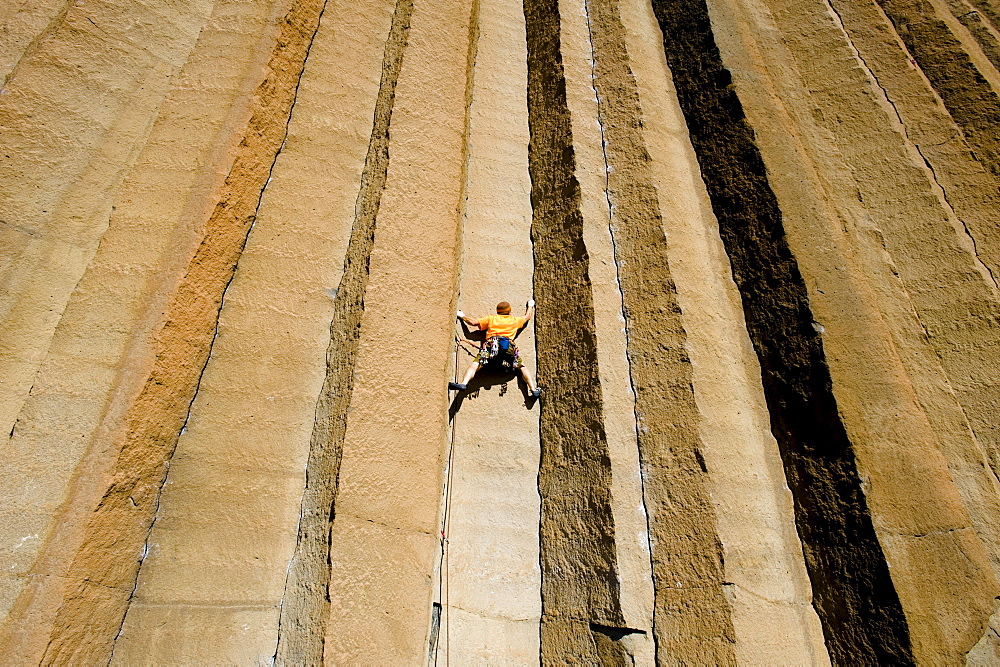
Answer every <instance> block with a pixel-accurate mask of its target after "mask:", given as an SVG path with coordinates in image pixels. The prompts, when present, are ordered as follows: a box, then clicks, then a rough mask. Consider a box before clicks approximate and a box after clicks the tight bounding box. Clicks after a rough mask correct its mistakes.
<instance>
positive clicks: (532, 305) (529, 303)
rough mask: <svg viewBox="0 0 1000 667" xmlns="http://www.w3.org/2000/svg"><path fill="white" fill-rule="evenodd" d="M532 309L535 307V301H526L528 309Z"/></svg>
mask: <svg viewBox="0 0 1000 667" xmlns="http://www.w3.org/2000/svg"><path fill="white" fill-rule="evenodd" d="M534 307H535V300H534V299H528V308H534Z"/></svg>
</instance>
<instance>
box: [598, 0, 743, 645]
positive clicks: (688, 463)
mask: <svg viewBox="0 0 1000 667" xmlns="http://www.w3.org/2000/svg"><path fill="white" fill-rule="evenodd" d="M587 6H588V17H589V25H590V33H591V41H592V44H593V47H594V85H595V88H596V90H597V99H598V109H599V116H600V123H601V128H602V132H603V137H604V145H605V157H606V159H607V166H608V170H607V173H608V181H607V186H608V200H609V203H610V205H611V234H612V238H613V239H614V247H615V261H616V265H617V270H618V280H619V284H620V286H621V290H622V300H623V303H624V308H625V320H626V325H627V334H628V359H629V369H630V373H631V378H632V386H633V389H634V390H635V396H636V418H637V423H638V424H639V429H638V445H639V457H640V462H641V465H642V477H643V499H644V501H645V505H646V512H647V515H648V517H649V519H648V521H649V537H650V544H651V554H652V565H653V581H654V590H655V599H654V615H653V634H654V638H655V640H656V650H657V660H658V662H661V663H668V662H684V663H699V664H727V663H735V661H736V655H735V653H734V643H735V633H734V630H733V623H732V618H731V610H730V607H729V603H728V602H727V600H726V597H725V594H724V592H723V584H724V583H725V574H724V571H723V553H722V545H721V544H720V542H719V539H718V536H717V534H716V517H715V508H714V507H713V506H712V502H711V498H710V497H709V492H708V487H707V481H708V480H707V478H708V473H707V471H706V469H705V466H704V463H703V459H702V457H701V454H700V451H699V450H700V447H701V442H700V437H699V434H698V408H697V405H696V404H695V398H694V387H693V386H692V383H691V361H690V359H689V357H688V354H687V350H686V348H685V345H686V341H687V334H686V333H685V331H684V325H683V322H682V319H681V309H680V305H679V304H678V301H677V290H676V288H675V286H674V282H673V279H672V278H671V275H670V266H669V264H668V261H667V252H668V246H667V239H666V236H665V234H664V231H663V220H662V218H661V215H660V207H659V200H658V197H657V194H656V190H655V189H654V187H653V182H652V177H651V174H650V166H649V163H650V157H649V153H648V152H647V150H646V145H645V141H644V140H643V136H642V120H641V119H642V111H641V109H640V103H639V94H638V91H637V89H636V83H635V77H634V76H633V74H632V70H631V67H630V64H629V56H628V52H627V50H626V45H625V34H624V32H625V31H624V27H623V26H622V23H621V17H620V15H619V9H618V1H617V0H589V1H588V3H587Z"/></svg>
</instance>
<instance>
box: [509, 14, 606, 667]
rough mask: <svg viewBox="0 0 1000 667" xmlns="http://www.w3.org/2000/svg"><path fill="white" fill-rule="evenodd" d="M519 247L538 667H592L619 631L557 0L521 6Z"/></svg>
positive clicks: (588, 286)
mask: <svg viewBox="0 0 1000 667" xmlns="http://www.w3.org/2000/svg"><path fill="white" fill-rule="evenodd" d="M524 18H525V28H526V33H527V35H526V36H527V53H528V127H529V130H530V134H531V139H530V144H529V152H528V172H529V174H530V176H531V204H532V223H531V240H532V244H533V249H534V256H535V271H534V285H535V298H536V300H537V301H538V315H537V318H536V324H535V340H536V348H537V351H538V354H537V358H538V374H539V377H540V378H542V382H545V381H546V380H548V382H547V383H546V397H545V399H544V400H543V402H542V405H541V415H540V430H541V460H540V463H539V471H538V488H539V495H540V496H541V519H540V526H539V531H540V535H539V538H540V550H541V553H540V561H541V570H542V622H541V661H542V664H546V665H550V664H565V663H567V662H570V663H575V662H584V663H588V664H594V663H599V662H600V660H599V654H598V648H597V639H596V638H595V637H594V633H593V631H592V630H591V629H590V624H591V623H598V624H600V625H604V626H609V627H623V626H624V625H625V623H624V619H623V614H622V610H621V603H620V600H619V582H618V571H617V570H618V565H617V556H616V552H615V527H614V516H613V514H612V508H611V460H610V455H609V451H608V442H607V435H606V433H605V430H604V422H603V414H604V412H603V396H602V393H601V384H600V376H599V375H598V368H597V340H596V338H595V333H594V332H595V328H596V325H595V321H594V301H593V293H592V289H591V283H590V276H589V273H588V264H589V257H588V255H587V249H586V246H585V245H584V240H583V214H582V212H581V210H580V205H581V192H580V184H579V183H578V182H577V180H576V176H575V170H576V158H575V155H574V152H573V137H572V131H571V119H570V114H569V108H568V106H567V101H566V80H565V76H564V72H563V67H562V57H561V54H560V34H559V25H560V18H559V6H558V0H525V2H524Z"/></svg>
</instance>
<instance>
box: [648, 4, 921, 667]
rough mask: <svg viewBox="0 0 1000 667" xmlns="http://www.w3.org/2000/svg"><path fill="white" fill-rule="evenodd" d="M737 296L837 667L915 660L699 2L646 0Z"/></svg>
mask: <svg viewBox="0 0 1000 667" xmlns="http://www.w3.org/2000/svg"><path fill="white" fill-rule="evenodd" d="M652 4H653V11H654V14H655V15H656V18H657V21H658V22H659V24H660V28H661V29H662V30H663V45H664V51H665V53H666V57H667V62H668V64H669V66H670V69H671V71H672V73H673V76H674V81H675V84H676V88H677V95H678V99H679V102H680V105H681V108H682V110H683V112H684V116H685V119H686V121H687V125H688V129H689V131H690V136H691V140H692V143H693V145H694V149H695V153H696V155H697V158H698V161H699V164H700V166H701V171H702V176H703V178H704V180H705V184H706V186H707V189H708V193H709V197H710V199H711V202H712V208H713V210H714V212H715V215H716V217H717V218H718V221H719V229H720V232H721V235H722V240H723V243H724V244H725V247H726V251H727V253H728V254H729V258H730V261H731V264H732V270H733V278H734V279H735V282H736V285H737V287H738V288H739V290H740V294H741V296H742V300H743V309H744V313H745V317H746V322H747V329H748V331H749V334H750V339H751V341H752V343H753V346H754V349H755V351H756V353H757V356H758V358H759V360H760V366H761V379H762V381H763V387H764V394H765V398H766V401H767V405H768V410H769V413H770V417H771V430H772V432H773V433H774V436H775V438H776V440H777V442H778V445H779V449H780V452H781V456H782V461H783V462H784V467H785V474H786V477H787V480H788V484H789V487H790V489H791V491H792V496H793V499H794V504H795V520H796V525H797V527H798V531H799V536H800V537H801V539H802V547H803V552H804V555H805V560H806V566H807V568H808V570H809V576H810V580H811V582H812V588H813V604H814V605H815V607H816V610H817V613H818V615H819V617H820V620H821V622H822V625H823V631H824V634H825V636H826V641H827V647H828V649H829V652H830V657H831V659H832V660H833V662H834V663H866V664H867V663H912V662H913V656H912V654H911V649H910V638H909V630H908V627H907V624H906V619H905V617H904V615H903V611H902V608H901V606H900V603H899V598H898V596H897V594H896V590H895V588H894V586H893V583H892V579H891V578H890V575H889V569H888V564H887V563H886V560H885V555H884V554H883V552H882V549H881V547H880V545H879V542H878V538H877V536H876V534H875V530H874V527H873V525H872V519H871V516H870V514H869V511H868V506H867V503H866V500H865V496H864V493H863V490H862V485H861V480H860V478H859V474H858V471H857V465H856V461H855V458H854V452H853V448H852V445H851V442H850V441H849V439H848V436H847V432H846V430H845V428H844V425H843V423H842V422H841V421H840V417H839V414H838V412H837V404H836V399H835V397H834V395H833V388H832V381H831V378H830V372H829V368H828V367H827V364H826V359H825V356H824V352H823V347H822V341H821V339H820V338H819V335H818V333H817V332H816V330H815V329H814V328H813V326H812V323H813V320H812V314H811V312H810V309H809V303H808V295H807V293H806V289H805V284H804V282H803V279H802V276H801V274H800V273H799V270H798V265H797V264H796V262H795V259H794V257H792V254H791V251H790V250H789V248H788V245H787V241H786V239H785V235H784V230H783V228H782V220H781V211H780V210H779V209H778V203H777V199H776V198H775V196H774V193H773V192H772V191H771V188H770V185H769V183H768V180H767V175H766V169H765V166H764V163H763V160H762V158H761V155H760V152H759V150H758V148H757V146H756V144H755V143H754V136H753V130H752V128H751V127H750V125H749V123H748V122H747V121H746V119H745V117H744V115H743V107H742V105H741V104H740V101H739V99H738V97H737V95H736V91H735V90H734V88H733V86H732V80H731V77H730V74H729V71H728V70H726V69H725V67H724V66H723V64H722V60H721V56H720V54H719V50H718V48H717V46H716V44H715V40H714V36H713V34H712V29H711V22H710V18H709V14H708V7H707V5H706V4H705V1H704V0H686V1H682V0H653V3H652Z"/></svg>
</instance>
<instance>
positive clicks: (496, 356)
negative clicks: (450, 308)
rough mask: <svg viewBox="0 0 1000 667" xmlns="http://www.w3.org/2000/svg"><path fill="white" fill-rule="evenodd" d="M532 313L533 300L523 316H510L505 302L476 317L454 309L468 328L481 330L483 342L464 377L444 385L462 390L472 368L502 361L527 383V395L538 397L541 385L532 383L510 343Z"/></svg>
mask: <svg viewBox="0 0 1000 667" xmlns="http://www.w3.org/2000/svg"><path fill="white" fill-rule="evenodd" d="M534 314H535V300H534V299H531V300H529V301H528V308H527V310H526V311H525V312H524V317H514V316H513V315H511V314H510V304H509V303H507V302H506V301H501V302H500V303H498V304H497V314H496V315H489V316H487V317H484V318H482V319H479V320H474V319H472V318H471V317H466V316H465V313H463V312H462V311H458V318H459V319H460V320H462V321H463V322H465V323H466V324H468V325H469V326H470V327H473V328H476V329H482V330H483V331H485V332H486V341H485V342H484V343H483V346H482V347H481V348H480V349H479V354H477V355H476V358H475V360H474V361H473V362H472V365H471V366H469V370H467V371H466V372H465V379H463V380H462V381H461V382H449V383H448V388H449V389H457V390H459V391H465V389H466V388H467V387H468V386H469V382H471V381H472V377H473V376H474V375H475V374H476V371H478V370H479V369H480V368H482V367H483V366H485V365H486V364H488V363H490V362H491V361H493V362H500V363H503V364H504V365H505V366H508V367H509V368H511V369H514V368H516V369H517V370H518V371H519V372H520V373H521V377H523V378H524V381H525V383H526V384H527V385H528V395H529V396H533V397H534V398H538V397H539V396H541V395H542V390H541V388H540V387H539V386H538V385H536V384H535V380H534V378H532V377H531V372H530V371H529V370H528V369H527V368H525V367H524V364H522V363H521V355H520V354H519V353H518V351H517V345H514V335H515V334H516V333H517V332H518V331H519V330H520V329H521V327H523V326H524V325H525V324H527V323H528V322H529V321H530V320H531V317H532V315H534Z"/></svg>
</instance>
